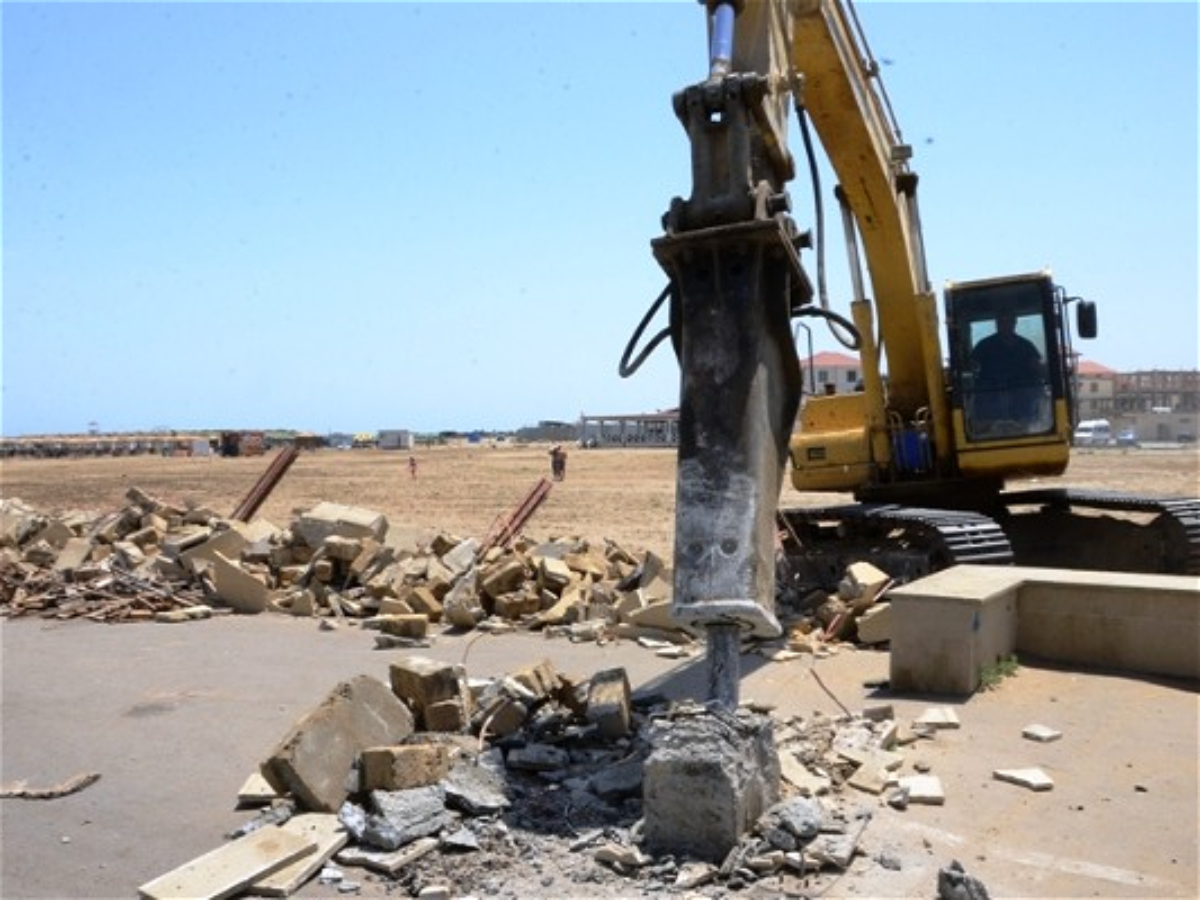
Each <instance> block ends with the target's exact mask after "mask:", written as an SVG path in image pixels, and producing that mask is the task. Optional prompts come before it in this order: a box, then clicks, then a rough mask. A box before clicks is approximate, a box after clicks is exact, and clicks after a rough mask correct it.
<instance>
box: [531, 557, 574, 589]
mask: <svg viewBox="0 0 1200 900" xmlns="http://www.w3.org/2000/svg"><path fill="white" fill-rule="evenodd" d="M537 578H538V586H539V587H542V588H545V589H546V590H548V591H550V592H551V593H553V594H554V595H555V596H560V595H561V594H562V592H563V588H565V587H566V586H567V585H568V584H570V583H571V569H570V567H569V566H568V565H567V564H566V563H565V562H563V561H562V560H561V559H555V558H553V557H550V556H544V557H542V558H541V559H540V560H538V566H537Z"/></svg>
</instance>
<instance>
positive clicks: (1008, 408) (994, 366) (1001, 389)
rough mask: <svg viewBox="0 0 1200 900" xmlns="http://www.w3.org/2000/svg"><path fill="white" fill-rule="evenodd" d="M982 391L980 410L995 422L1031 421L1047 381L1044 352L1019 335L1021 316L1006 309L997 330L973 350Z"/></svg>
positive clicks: (977, 386) (979, 385) (979, 412)
mask: <svg viewBox="0 0 1200 900" xmlns="http://www.w3.org/2000/svg"><path fill="white" fill-rule="evenodd" d="M971 365H972V368H973V369H974V371H975V384H976V388H977V390H978V393H977V404H978V405H977V407H976V413H977V415H978V416H979V417H980V418H983V419H991V420H993V421H1006V422H1017V423H1031V422H1032V421H1033V420H1034V419H1036V418H1037V414H1038V401H1039V399H1040V398H1041V396H1042V392H1043V386H1044V384H1045V368H1044V366H1043V363H1042V354H1041V352H1040V351H1039V350H1038V348H1037V347H1036V346H1035V345H1034V343H1033V342H1032V341H1030V340H1029V339H1028V338H1025V337H1022V336H1021V335H1019V334H1017V317H1016V316H1015V315H1014V314H1013V313H1011V312H1002V313H1000V314H999V315H998V316H997V317H996V330H995V332H993V333H992V334H989V335H988V336H987V337H985V338H982V339H981V340H980V341H979V342H978V343H977V344H976V345H975V347H974V349H972V350H971Z"/></svg>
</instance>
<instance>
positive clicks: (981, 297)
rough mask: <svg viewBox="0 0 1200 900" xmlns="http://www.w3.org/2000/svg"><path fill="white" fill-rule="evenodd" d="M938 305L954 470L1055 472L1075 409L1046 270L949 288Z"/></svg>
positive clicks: (1066, 337) (1065, 341) (1055, 292)
mask: <svg viewBox="0 0 1200 900" xmlns="http://www.w3.org/2000/svg"><path fill="white" fill-rule="evenodd" d="M943 302H944V305H945V316H946V323H947V328H948V331H949V335H948V337H949V340H948V341H947V344H948V349H949V354H950V368H949V380H950V384H949V388H950V398H951V415H952V419H953V427H954V433H955V445H956V446H957V447H958V448H959V465H960V469H961V470H962V471H963V472H964V474H974V475H980V474H986V473H987V472H988V471H989V470H995V471H997V472H999V471H1004V472H1006V473H1009V474H1011V473H1012V472H1013V471H1014V467H1013V460H1014V459H1015V458H1019V459H1021V460H1024V461H1025V465H1018V466H1016V469H1018V470H1020V469H1023V468H1025V469H1027V470H1028V471H1029V473H1030V474H1032V473H1034V472H1037V473H1041V474H1052V473H1053V474H1057V473H1058V472H1061V471H1062V470H1063V469H1064V468H1065V467H1066V463H1067V451H1068V449H1069V446H1070V435H1071V425H1072V416H1073V412H1074V405H1075V403H1074V392H1073V382H1074V379H1073V377H1072V373H1073V354H1072V351H1071V343H1070V329H1069V327H1068V326H1067V319H1066V307H1067V303H1068V299H1067V298H1066V296H1065V293H1064V292H1063V290H1062V289H1061V288H1059V287H1058V286H1057V285H1055V284H1054V282H1053V280H1052V279H1051V277H1050V275H1049V273H1045V272H1042V273H1034V274H1028V275H1016V276H1010V277H1004V278H993V279H987V280H983V281H971V282H957V283H951V284H949V285H947V286H946V288H945V290H944V292H943ZM1080 311H1081V313H1082V312H1083V310H1082V308H1081V310H1080ZM1088 314H1089V315H1090V314H1091V313H1090V312H1089V313H1088ZM1081 320H1082V319H1081Z"/></svg>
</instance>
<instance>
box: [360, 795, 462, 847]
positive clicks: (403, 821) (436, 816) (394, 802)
mask: <svg viewBox="0 0 1200 900" xmlns="http://www.w3.org/2000/svg"><path fill="white" fill-rule="evenodd" d="M371 805H372V806H373V807H374V808H375V810H376V812H378V813H379V815H380V816H382V817H383V818H384V819H385V820H386V821H387V824H388V825H390V826H391V827H392V828H393V829H395V832H396V833H395V834H394V835H392V838H393V839H394V840H396V841H397V844H396V847H402V846H404V845H405V844H411V843H412V842H413V841H415V840H416V839H417V838H422V837H426V836H428V835H431V834H437V833H438V832H439V831H441V830H442V829H443V828H445V827H446V826H447V825H449V824H451V823H452V822H453V821H454V815H453V813H451V812H450V810H448V809H446V792H445V791H444V790H442V788H441V786H440V785H430V786H428V787H417V788H409V789H408V790H404V791H371ZM393 849H395V848H393Z"/></svg>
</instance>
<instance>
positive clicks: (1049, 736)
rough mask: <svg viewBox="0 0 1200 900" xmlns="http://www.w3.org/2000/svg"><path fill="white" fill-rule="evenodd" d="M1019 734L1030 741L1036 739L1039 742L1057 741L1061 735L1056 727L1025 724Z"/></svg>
mask: <svg viewBox="0 0 1200 900" xmlns="http://www.w3.org/2000/svg"><path fill="white" fill-rule="evenodd" d="M1021 736H1022V737H1024V738H1027V739H1028V740H1031V741H1037V742H1038V743H1041V744H1048V743H1050V742H1051V741H1057V740H1058V739H1059V738H1060V737H1062V732H1061V731H1059V730H1058V729H1057V728H1051V727H1050V726H1049V725H1036V724H1035V725H1026V726H1025V728H1024V729H1023V730H1022V731H1021Z"/></svg>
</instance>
